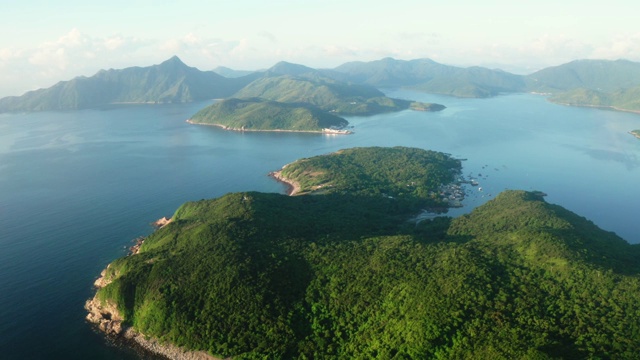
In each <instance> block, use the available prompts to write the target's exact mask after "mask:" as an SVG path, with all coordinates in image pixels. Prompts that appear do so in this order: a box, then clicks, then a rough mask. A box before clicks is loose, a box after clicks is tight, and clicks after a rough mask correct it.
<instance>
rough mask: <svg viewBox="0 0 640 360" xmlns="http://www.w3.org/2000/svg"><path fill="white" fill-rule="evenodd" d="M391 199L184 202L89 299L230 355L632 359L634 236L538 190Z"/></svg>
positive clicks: (636, 308) (637, 348)
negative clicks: (441, 204) (460, 212)
mask: <svg viewBox="0 0 640 360" xmlns="http://www.w3.org/2000/svg"><path fill="white" fill-rule="evenodd" d="M328 158H331V156H329V157H328ZM337 158H338V157H336V159H337ZM344 159H345V160H346V159H347V158H344ZM333 160H334V159H332V160H331V161H333ZM350 161H352V160H350ZM345 166H346V168H345V169H349V164H345ZM381 167H382V166H381ZM428 176H431V175H430V174H428ZM394 202H395V199H390V198H388V197H382V196H358V195H357V194H351V193H339V192H331V193H328V194H325V195H320V196H294V197H288V196H283V195H277V194H262V193H235V194H228V195H225V196H223V197H221V198H219V199H214V200H201V201H197V202H190V203H186V204H184V205H183V206H181V207H180V208H179V209H178V210H177V211H176V213H175V214H174V216H173V222H171V223H170V224H169V225H167V226H165V227H164V228H162V229H159V230H158V231H156V232H155V233H154V234H152V235H151V236H150V237H148V238H147V239H146V240H145V242H144V244H143V246H142V248H141V251H140V253H139V254H138V255H134V256H128V257H125V258H122V259H118V260H116V261H115V262H113V263H112V265H111V266H110V268H109V269H108V273H107V277H109V278H110V279H112V280H113V282H112V283H111V284H109V285H108V286H106V287H104V288H102V289H101V290H99V292H98V294H97V297H98V298H100V299H102V300H103V301H110V302H115V303H116V304H117V306H118V308H119V309H120V311H121V313H122V314H123V315H124V317H125V319H126V321H127V322H128V324H130V325H132V326H134V327H135V328H136V329H138V330H139V331H141V332H143V333H145V334H147V335H150V336H155V337H158V338H160V339H162V340H164V341H170V342H172V343H175V344H177V345H181V346H185V347H188V348H191V349H202V350H206V351H208V352H210V353H211V354H214V355H218V356H232V357H234V358H307V359H308V358H385V359H386V358H389V359H391V358H398V359H400V358H434V359H559V358H564V359H586V358H593V359H595V358H600V359H605V358H612V359H636V358H638V354H640V322H638V316H639V315H640V302H638V301H637V299H638V296H639V295H640V277H639V275H638V271H640V261H638V255H640V254H639V253H638V246H635V245H634V246H632V245H629V244H627V243H626V242H625V241H623V240H622V239H620V238H618V237H617V236H616V235H615V234H613V233H609V232H605V231H602V230H600V229H598V228H597V227H596V226H595V225H594V224H593V223H591V222H590V221H588V220H586V219H584V218H582V217H580V216H578V215H576V214H573V213H571V212H570V211H568V210H565V209H563V208H561V207H559V206H555V205H550V204H548V203H546V202H545V201H544V200H543V198H542V197H541V195H540V194H539V193H530V192H523V191H507V192H504V193H502V194H500V195H499V196H497V197H496V198H495V199H494V200H491V201H489V202H488V203H487V204H485V205H483V206H481V207H478V208H477V209H476V210H474V211H473V212H472V213H471V214H470V215H465V216H462V217H460V218H457V219H451V218H436V219H433V220H428V221H423V222H421V223H419V224H417V225H416V224H414V223H409V222H407V221H406V219H407V216H408V214H406V211H405V210H404V209H402V208H401V207H397V206H393V203H394Z"/></svg>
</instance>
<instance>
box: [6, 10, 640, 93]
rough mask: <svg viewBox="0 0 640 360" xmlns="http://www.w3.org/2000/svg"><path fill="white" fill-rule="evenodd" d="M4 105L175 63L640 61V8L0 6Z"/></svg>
mask: <svg viewBox="0 0 640 360" xmlns="http://www.w3.org/2000/svg"><path fill="white" fill-rule="evenodd" d="M0 8H1V9H2V10H1V11H0V33H1V34H2V36H1V37H0V96H7V95H20V94H22V93H24V92H25V91H28V90H32V89H36V88H40V87H48V86H51V85H53V84H55V83H56V82H57V81H60V80H69V79H71V78H73V77H75V76H91V75H93V74H95V73H96V72H97V71H98V70H100V69H103V68H106V69H108V68H123V67H128V66H148V65H152V64H157V63H160V62H162V61H163V60H166V59H168V58H169V57H171V56H172V55H178V56H179V57H180V58H181V59H182V60H183V61H184V62H185V63H187V64H188V65H191V66H195V67H197V68H199V69H201V70H210V69H213V68H215V67H216V66H227V67H231V68H235V69H250V70H253V69H261V68H267V67H269V66H271V65H273V64H275V63H276V62H278V61H280V60H286V61H290V62H295V63H300V64H304V65H307V66H312V67H335V66H337V65H340V64H342V63H344V62H348V61H355V60H361V61H370V60H376V59H380V58H383V57H387V56H390V57H394V58H398V59H416V58H431V59H433V60H435V61H438V62H441V63H444V64H449V65H458V66H472V65H480V66H487V67H492V68H494V67H498V68H502V69H504V70H507V71H512V72H516V73H530V72H533V71H535V70H538V69H540V68H543V67H546V66H552V65H559V64H562V63H565V62H568V61H571V60H575V59H584V58H594V59H619V58H624V59H628V60H634V61H640V23H639V22H638V21H637V18H638V14H639V13H640V3H638V2H637V1H630V0H624V1H623V0H610V1H607V2H589V1H584V0H581V1H574V0H565V1H553V2H552V1H546V0H539V1H513V0H511V1H501V0H485V1H470V0H464V1H463V0H448V1H428V0H427V1H425V0H422V1H418V0H394V1H384V2H380V1H376V2H374V1H359V0H358V1H349V0H343V1H334V0H324V1H318V0H307V1H293V0H286V1H277V0H273V1H269V2H265V1H249V0H235V1H208V2H204V1H185V0H183V1H180V2H178V1H152V0H144V1H139V0H129V1H121V0H112V1H108V2H107V1H87V0H84V1H75V0H71V1H68V0H67V1H44V0H22V1H20V2H18V1H9V0H0Z"/></svg>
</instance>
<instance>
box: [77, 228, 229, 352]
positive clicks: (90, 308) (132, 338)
mask: <svg viewBox="0 0 640 360" xmlns="http://www.w3.org/2000/svg"><path fill="white" fill-rule="evenodd" d="M170 222H171V219H167V218H161V219H159V220H158V221H156V222H155V223H154V224H155V225H157V226H158V227H162V226H165V225H167V224H168V223H170ZM135 242H136V244H135V245H133V246H132V247H131V248H130V252H129V256H135V255H137V254H138V252H139V251H140V246H142V244H143V243H144V237H140V238H137V239H136V240H135ZM110 266H111V264H109V265H107V267H106V268H105V269H104V270H102V272H101V273H100V277H99V278H98V279H96V281H95V282H94V283H93V285H94V287H95V288H96V289H101V288H103V287H105V286H107V285H109V284H110V283H111V281H112V278H108V277H107V270H108V269H109V267H110ZM84 308H85V309H86V310H87V312H88V314H87V316H86V320H87V321H88V322H90V323H92V324H94V325H95V326H96V327H97V329H98V330H100V331H101V332H103V333H105V334H106V335H107V336H109V337H112V338H114V339H116V340H119V339H121V340H124V341H125V342H129V343H131V344H134V345H135V346H139V347H140V349H142V350H143V351H145V352H150V353H153V354H156V355H160V356H163V357H166V358H168V359H175V360H220V359H218V358H216V357H213V356H211V355H209V354H208V353H206V352H204V351H189V350H185V349H183V348H180V347H178V346H174V345H172V344H168V343H160V342H159V341H158V340H157V339H155V338H152V337H148V336H146V335H144V334H142V333H140V332H138V331H136V330H135V329H133V328H132V327H130V326H127V325H125V324H124V317H123V316H122V315H121V314H120V312H119V311H118V308H117V306H116V305H115V304H113V303H111V302H108V301H105V302H102V301H100V299H98V296H97V294H96V295H95V296H94V297H93V298H92V299H89V300H87V301H86V303H85V306H84Z"/></svg>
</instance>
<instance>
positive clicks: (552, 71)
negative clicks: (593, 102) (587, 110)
mask: <svg viewBox="0 0 640 360" xmlns="http://www.w3.org/2000/svg"><path fill="white" fill-rule="evenodd" d="M527 83H528V87H529V89H531V91H538V92H552V93H558V92H562V91H567V90H574V89H588V90H596V91H602V92H608V93H610V92H614V91H616V90H621V89H626V88H631V87H637V86H640V63H637V62H632V61H628V60H615V61H611V60H576V61H572V62H569V63H566V64H562V65H560V66H553V67H548V68H545V69H542V70H540V71H537V72H535V73H533V74H531V75H528V76H527Z"/></svg>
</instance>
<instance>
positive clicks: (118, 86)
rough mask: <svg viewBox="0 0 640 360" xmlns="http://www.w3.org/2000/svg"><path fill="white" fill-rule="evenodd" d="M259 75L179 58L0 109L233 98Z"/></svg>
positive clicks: (64, 86)
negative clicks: (220, 70) (228, 74)
mask: <svg viewBox="0 0 640 360" xmlns="http://www.w3.org/2000/svg"><path fill="white" fill-rule="evenodd" d="M254 79H255V75H249V76H246V77H241V78H236V79H227V78H224V77H222V76H220V75H218V74H216V73H214V72H211V71H209V72H203V71H200V70H198V69H196V68H192V67H188V66H187V65H185V64H184V63H183V62H182V61H180V59H178V58H177V57H175V56H174V57H172V58H171V59H169V60H167V61H165V62H163V63H161V64H159V65H153V66H149V67H130V68H126V69H121V70H114V69H110V70H101V71H99V72H98V73H97V74H95V75H94V76H91V77H78V78H75V79H73V80H70V81H62V82H59V83H57V84H56V85H54V86H52V87H50V88H47V89H40V90H35V91H30V92H27V93H26V94H24V95H22V96H11V97H6V98H3V99H0V111H2V112H8V111H42V110H74V109H84V108H91V107H99V106H103V105H106V104H112V103H176V102H178V103H179V102H191V101H198V100H207V99H214V98H221V97H228V96H230V95H231V94H233V93H234V92H236V91H238V90H239V89H240V88H242V87H243V86H245V85H246V84H248V83H249V82H251V81H253V80H254Z"/></svg>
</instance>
